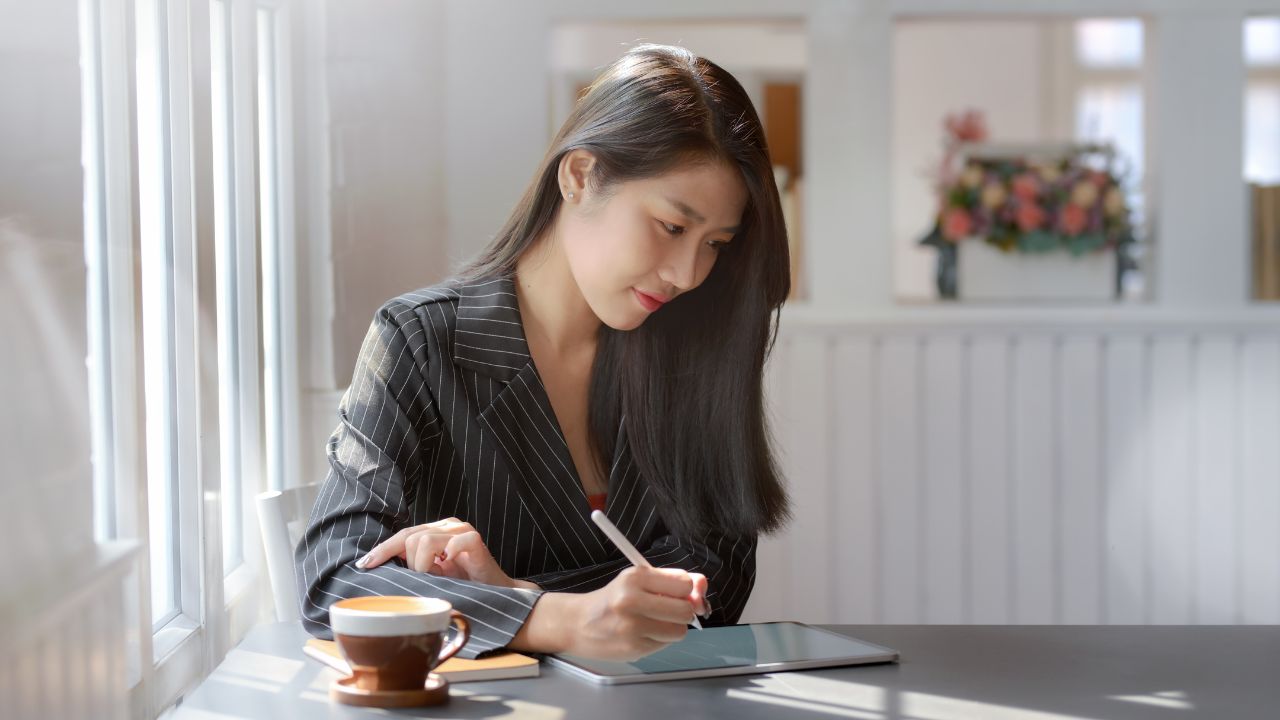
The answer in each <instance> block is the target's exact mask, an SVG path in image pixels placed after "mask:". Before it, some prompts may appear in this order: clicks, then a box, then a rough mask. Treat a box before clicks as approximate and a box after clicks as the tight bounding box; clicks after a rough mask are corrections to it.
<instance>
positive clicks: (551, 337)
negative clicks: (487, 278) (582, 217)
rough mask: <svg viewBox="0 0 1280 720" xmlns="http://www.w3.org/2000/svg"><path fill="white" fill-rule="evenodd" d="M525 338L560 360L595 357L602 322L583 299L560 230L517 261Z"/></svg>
mask: <svg viewBox="0 0 1280 720" xmlns="http://www.w3.org/2000/svg"><path fill="white" fill-rule="evenodd" d="M516 299H517V300H518V301H519V304H520V319H521V321H522V322H523V324H524V331H525V338H526V340H527V341H529V342H530V344H536V345H538V346H539V347H540V348H543V349H545V350H548V351H550V352H551V353H552V354H553V355H554V356H555V357H557V358H568V357H572V356H575V355H579V354H580V353H584V352H586V353H594V352H595V345H596V334H597V331H598V330H599V329H600V318H598V317H596V314H595V312H594V311H592V310H591V306H589V305H587V301H586V299H585V298H583V297H582V291H581V290H580V289H579V288H578V283H577V281H576V280H574V278H573V273H572V272H571V271H570V269H569V262H568V259H567V258H566V257H565V254H564V246H563V245H562V244H561V243H560V240H559V238H558V236H557V234H556V229H555V226H554V225H553V226H552V227H551V229H550V230H549V231H548V232H547V233H546V234H545V235H544V236H543V237H542V238H539V239H538V240H536V241H534V242H533V243H532V244H530V246H529V247H528V248H527V249H526V250H525V251H524V253H523V254H522V255H521V256H520V258H519V259H517V260H516Z"/></svg>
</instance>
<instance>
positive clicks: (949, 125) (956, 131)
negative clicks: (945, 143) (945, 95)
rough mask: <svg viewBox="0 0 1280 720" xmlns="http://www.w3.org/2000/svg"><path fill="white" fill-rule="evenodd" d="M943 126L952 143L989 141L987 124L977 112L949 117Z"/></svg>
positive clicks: (970, 111)
mask: <svg viewBox="0 0 1280 720" xmlns="http://www.w3.org/2000/svg"><path fill="white" fill-rule="evenodd" d="M943 125H944V126H945V127H946V129H947V134H948V135H949V136H950V137H951V141H952V142H982V141H983V140H986V139H987V122H986V120H985V119H983V117H982V113H980V112H978V111H977V110H966V111H964V112H963V113H961V114H959V115H947V119H946V120H945V121H944V122H943Z"/></svg>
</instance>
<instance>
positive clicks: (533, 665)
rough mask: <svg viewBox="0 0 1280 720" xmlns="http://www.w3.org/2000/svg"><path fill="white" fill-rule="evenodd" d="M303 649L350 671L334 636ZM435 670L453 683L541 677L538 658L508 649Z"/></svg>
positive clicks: (453, 661) (311, 641)
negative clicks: (331, 638)
mask: <svg viewBox="0 0 1280 720" xmlns="http://www.w3.org/2000/svg"><path fill="white" fill-rule="evenodd" d="M302 652H304V653H306V654H307V655H310V656H311V657H312V658H315V659H316V660H319V661H320V662H322V663H324V664H325V665H328V666H329V667H331V668H333V669H334V670H337V671H338V672H340V673H343V674H345V675H350V674H351V667H350V666H349V665H347V661H346V660H343V659H342V653H341V652H340V651H339V650H338V644H337V643H335V642H334V641H332V640H320V639H319V638H310V639H309V640H307V644H306V645H304V646H303V648H302ZM432 672H435V673H436V674H438V675H443V676H444V678H445V679H446V680H448V681H449V682H451V683H461V682H479V681H481V680H507V679H510V678H526V677H538V673H539V665H538V659H537V658H532V657H529V656H528V655H521V654H520V653H514V652H505V653H499V654H495V655H490V656H488V657H484V658H479V659H476V660H468V659H466V658H460V657H457V656H454V657H451V658H449V659H448V660H445V661H444V662H443V663H442V664H441V665H440V667H437V668H436V669H435V670H433V671H432Z"/></svg>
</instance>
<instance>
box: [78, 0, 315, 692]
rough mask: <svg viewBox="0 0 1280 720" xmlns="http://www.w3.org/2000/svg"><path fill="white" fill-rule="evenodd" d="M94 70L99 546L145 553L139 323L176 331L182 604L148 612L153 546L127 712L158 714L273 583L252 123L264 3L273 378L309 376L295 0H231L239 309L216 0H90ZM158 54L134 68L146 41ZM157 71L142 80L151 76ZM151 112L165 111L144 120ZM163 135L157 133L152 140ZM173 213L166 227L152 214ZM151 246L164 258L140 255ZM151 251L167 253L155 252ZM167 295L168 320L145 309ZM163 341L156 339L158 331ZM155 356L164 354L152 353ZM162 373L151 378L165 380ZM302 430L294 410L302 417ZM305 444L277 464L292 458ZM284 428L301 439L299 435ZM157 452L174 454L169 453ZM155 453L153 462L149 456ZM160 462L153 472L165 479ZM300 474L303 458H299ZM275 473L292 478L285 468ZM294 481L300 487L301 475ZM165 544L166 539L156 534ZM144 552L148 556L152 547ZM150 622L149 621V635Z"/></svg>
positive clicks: (163, 410)
mask: <svg viewBox="0 0 1280 720" xmlns="http://www.w3.org/2000/svg"><path fill="white" fill-rule="evenodd" d="M79 2H80V18H81V20H80V23H81V47H82V55H83V56H84V58H85V59H84V60H82V78H83V81H84V88H83V93H84V98H85V111H84V120H85V128H84V130H83V131H82V134H83V138H84V141H85V150H84V157H85V170H86V172H85V193H86V195H85V212H86V242H87V246H88V251H87V252H88V256H89V258H88V259H89V269H88V270H89V278H88V282H89V287H88V290H89V301H88V307H87V311H88V312H89V313H90V343H91V346H90V347H91V351H90V357H91V361H92V362H91V364H90V381H91V383H92V385H91V392H92V397H91V399H90V400H91V406H92V408H93V412H94V414H95V415H94V421H93V427H94V457H95V463H94V495H95V502H96V506H95V526H96V527H95V535H96V537H97V539H98V541H99V542H109V541H111V540H115V539H120V538H125V539H128V538H133V539H137V540H139V541H140V543H141V545H142V546H144V547H147V548H149V547H150V546H151V543H152V540H153V538H152V537H150V528H149V522H148V496H147V495H148V488H149V484H148V472H149V469H148V468H147V463H146V460H147V454H146V453H147V445H146V414H145V412H144V409H145V407H146V401H147V396H146V391H147V388H146V377H145V369H144V362H145V360H146V353H145V352H144V338H145V337H146V336H145V335H144V333H146V332H148V330H150V331H152V332H154V329H155V321H156V318H157V317H161V322H163V323H165V328H166V331H167V332H168V333H170V334H169V337H168V339H167V342H165V343H163V347H162V348H161V349H160V353H161V354H162V355H164V356H167V357H168V358H170V359H171V361H172V365H171V368H170V377H169V378H166V379H165V381H164V382H165V383H167V384H168V386H169V387H168V390H167V393H168V398H167V399H166V400H165V402H164V403H162V405H163V407H162V405H157V404H156V400H155V397H154V387H153V388H152V392H153V397H152V400H151V402H152V405H151V407H152V417H153V422H154V421H155V420H156V419H157V416H159V418H158V419H159V420H160V421H161V422H163V423H166V424H168V425H169V427H170V429H171V432H170V438H171V448H172V450H171V453H170V455H171V458H172V461H171V462H172V465H171V467H172V469H173V470H172V480H173V486H172V491H173V494H174V499H175V513H176V516H177V517H176V522H175V523H174V538H175V539H176V541H177V543H178V555H179V560H178V568H179V569H178V572H177V584H178V587H179V590H180V593H179V603H178V611H177V613H176V614H175V616H173V617H171V618H167V619H166V620H165V621H164V622H163V623H161V624H160V626H159V627H156V628H153V627H152V623H151V599H150V598H151V594H150V593H151V587H150V583H151V582H152V578H151V564H150V562H148V561H146V560H145V559H140V560H139V562H138V565H137V566H135V568H134V573H133V574H132V579H131V581H130V584H129V597H128V601H127V617H126V623H127V631H126V637H128V638H129V639H130V640H129V647H128V653H129V657H128V665H127V669H126V681H127V682H128V684H129V687H130V690H129V694H130V707H131V710H132V712H131V714H132V715H135V716H143V717H153V716H155V715H157V714H158V713H159V711H160V710H162V709H164V708H166V707H168V706H170V705H172V704H173V702H174V701H176V700H177V699H178V698H179V697H180V696H181V695H182V693H184V692H186V691H187V690H188V689H189V688H191V687H193V686H194V684H195V683H197V682H198V681H199V680H200V679H201V678H203V677H204V676H205V675H207V674H208V672H210V671H211V670H212V669H213V667H215V666H216V665H217V663H218V662H220V661H221V659H222V658H223V657H224V656H225V654H226V652H227V651H228V649H229V648H230V647H231V646H233V645H234V644H235V643H237V642H239V640H240V639H241V638H242V637H243V636H244V634H245V633H246V632H247V631H248V629H249V628H250V627H251V626H252V625H254V624H255V623H257V622H259V621H261V620H262V619H264V615H265V614H266V613H269V607H270V605H269V598H270V595H269V588H268V583H267V582H266V577H265V567H264V565H263V563H262V558H261V541H260V538H259V533H258V524H257V521H256V506H255V503H254V497H255V496H256V494H257V493H258V492H260V491H262V490H265V489H266V482H267V480H266V472H265V467H264V463H263V456H264V451H263V425H262V418H263V413H264V404H265V399H264V397H263V394H262V383H261V381H262V372H263V369H262V367H261V365H260V363H261V362H262V357H261V355H260V348H261V347H262V346H263V344H264V343H263V338H262V336H261V334H260V332H259V329H260V327H261V326H260V325H259V320H260V318H261V317H262V312H263V309H264V305H263V304H262V303H261V302H260V295H259V289H258V288H259V285H258V279H259V272H261V268H260V266H259V263H260V260H261V259H260V258H259V256H258V248H259V244H258V238H259V237H260V233H261V232H262V228H261V227H260V226H259V224H258V218H259V216H260V215H259V213H260V210H261V208H260V206H259V205H258V202H259V198H258V192H259V180H260V178H259V175H258V173H259V166H258V152H259V145H258V136H257V133H258V129H259V128H258V118H257V114H256V112H257V91H258V90H257V80H258V78H257V65H256V63H257V57H256V53H257V46H258V33H257V14H258V12H259V10H260V9H266V10H269V11H270V12H271V13H272V23H271V26H272V38H271V39H272V45H273V46H274V58H275V63H274V65H273V67H272V68H271V75H272V76H271V78H270V80H271V82H272V84H273V86H274V90H275V92H274V94H272V95H270V97H272V98H273V100H274V105H275V108H274V109H275V115H274V120H275V122H274V123H273V127H272V128H271V129H272V132H273V133H274V134H275V137H276V143H275V145H274V147H275V157H273V158H272V162H271V163H264V165H268V166H270V167H273V168H274V169H275V177H274V182H275V190H276V192H275V203H276V204H275V213H276V215H275V216H276V218H277V223H276V224H275V229H276V233H275V237H276V238H277V240H278V245H277V247H278V251H277V257H275V258H273V261H274V263H275V265H276V272H277V273H278V275H277V276H276V277H274V278H273V281H274V282H275V283H276V286H277V287H278V292H279V294H280V295H281V302H280V303H278V304H277V315H276V318H275V319H276V320H277V322H276V325H275V327H274V331H276V332H278V334H279V337H278V338H277V341H276V342H275V343H274V345H275V346H276V347H277V348H278V352H277V355H278V357H277V360H276V368H277V369H276V373H277V376H283V377H287V378H296V372H293V371H292V370H291V369H290V368H292V367H296V350H295V348H296V333H297V328H296V327H292V326H287V324H286V323H282V322H279V320H280V319H282V318H287V317H294V316H296V314H295V311H296V303H295V302H293V301H292V297H293V292H294V290H293V288H294V287H295V284H294V283H295V277H294V273H293V272H292V268H293V266H294V264H295V256H294V252H295V249H294V248H295V246H294V240H293V217H292V215H293V212H294V209H293V175H292V172H291V169H292V160H293V158H292V155H291V153H290V152H289V150H290V148H291V144H292V141H293V135H292V126H291V123H292V116H291V113H290V107H289V106H290V103H291V101H292V97H291V94H290V93H291V84H290V82H289V76H290V73H291V68H290V64H289V60H290V53H289V42H288V40H289V35H290V29H291V22H292V19H291V17H290V11H291V8H290V6H291V0H226V2H227V7H228V12H229V14H230V15H231V18H232V22H233V25H232V26H231V28H230V29H231V35H230V36H231V37H233V38H234V40H233V42H232V45H233V48H232V50H233V52H232V57H231V60H232V65H231V67H230V70H231V73H232V74H233V75H234V77H233V78H232V80H233V91H234V92H235V93H236V99H235V105H234V109H235V112H234V119H233V126H232V133H233V135H234V137H235V142H234V147H233V157H232V160H231V162H232V165H233V168H234V169H233V172H234V175H235V177H236V180H237V182H236V187H237V190H236V198H235V203H234V206H235V211H234V217H235V223H236V228H237V234H238V235H239V236H240V237H241V239H242V240H243V241H244V242H243V244H242V245H241V246H240V252H239V253H238V256H239V257H238V258H237V262H236V265H235V273H236V275H237V277H238V278H239V280H240V283H239V285H240V286H239V287H238V288H237V292H236V295H235V298H234V299H233V302H232V303H230V305H231V310H230V312H229V313H228V312H223V311H222V308H220V306H219V302H218V297H217V277H218V269H219V268H218V267H217V261H218V258H217V256H216V252H215V250H216V248H215V243H214V220H215V217H214V211H213V198H214V186H213V182H214V181H213V174H212V167H213V160H214V158H213V155H212V153H213V148H212V139H213V128H212V114H211V113H212V96H211V92H212V87H211V83H212V77H211V71H212V65H211V60H212V58H211V55H210V53H211V51H212V48H211V36H210V32H211V22H210V11H211V6H212V3H211V1H210V0H79ZM139 51H143V52H149V53H155V54H154V56H152V57H153V58H154V60H155V72H154V74H152V73H150V72H148V70H149V69H150V63H147V64H144V65H143V74H144V75H146V77H139V62H138V59H139V55H138V52H139ZM143 83H147V85H143ZM140 87H141V88H142V90H143V92H146V91H147V90H148V89H152V90H154V91H155V92H156V97H155V98H154V100H155V105H153V106H151V107H150V108H144V107H143V106H140V105H139V104H138V100H139V98H140V95H139V88H140ZM145 110H154V113H151V114H148V115H147V116H140V113H142V112H144V111H145ZM140 130H143V131H144V132H147V133H152V134H149V135H146V137H147V138H148V142H156V144H157V146H158V153H159V154H158V157H154V156H153V157H152V158H151V161H152V162H154V163H155V164H154V165H153V166H151V167H150V168H146V169H144V168H143V167H142V166H141V158H139V156H138V155H137V152H138V149H139V142H138V138H139V131H140ZM153 137H154V138H159V139H158V140H153V139H152V138H153ZM144 170H146V171H149V172H150V175H149V176H148V177H149V178H150V179H149V180H147V181H146V182H148V183H152V184H151V185H148V187H152V188H153V189H154V190H155V192H153V195H154V196H155V197H159V198H161V203H162V204H163V207H162V209H161V211H158V212H157V211H155V210H152V209H150V208H149V209H148V212H149V213H151V216H150V217H148V218H146V219H147V223H146V224H145V225H146V226H145V227H144V223H143V219H144V216H143V214H142V209H141V208H140V203H141V202H142V192H143V189H144V188H143V187H142V186H141V185H142V182H143V180H142V173H143V172H144ZM159 215H163V219H161V220H160V221H159V223H158V224H157V223H156V220H155V218H156V216H159ZM144 247H146V248H148V250H149V251H150V252H151V257H148V256H147V253H146V252H144V251H143V248H144ZM156 248H163V249H164V253H163V255H165V257H163V258H161V259H159V260H157V258H156V250H155V249H156ZM141 265H145V266H146V273H147V274H148V275H149V276H150V277H155V276H156V275H155V274H156V273H162V274H163V277H162V280H163V283H162V287H163V290H162V291H161V292H162V294H163V295H164V297H163V298H160V299H157V298H156V297H155V295H154V293H155V287H156V286H151V290H150V292H148V293H146V294H144V293H143V292H142V291H141V290H140V289H139V288H140V287H141V283H142V281H143V272H142V271H141V270H139V267H140V266H141ZM161 301H163V302H164V303H165V304H168V305H169V307H170V310H169V313H170V314H169V316H168V317H167V318H166V317H163V316H157V315H155V314H154V313H152V314H149V315H148V317H150V318H151V320H152V322H151V325H150V326H148V325H144V322H143V309H144V308H145V307H146V306H147V304H148V303H155V302H161ZM220 314H221V315H227V314H234V315H235V317H236V319H237V321H238V323H239V329H238V338H239V339H240V340H241V342H240V351H239V352H238V353H237V357H236V358H235V362H236V364H237V366H238V367H239V368H241V369H243V370H244V371H245V373H246V377H247V379H248V380H249V382H247V383H244V384H243V385H242V388H241V389H242V393H241V395H242V397H241V399H242V401H243V402H242V403H241V412H240V413H238V417H237V418H236V420H238V422H237V423H236V424H235V427H236V428H237V430H238V432H239V433H240V434H241V436H242V437H244V438H245V439H246V440H247V441H248V443H249V445H248V447H249V452H248V453H245V454H243V455H242V465H241V468H240V471H241V472H240V477H241V479H242V482H243V485H242V488H241V489H242V492H241V493H240V501H239V502H236V503H234V505H228V504H227V502H225V501H224V498H223V496H222V486H221V470H222V464H221V442H220V435H219V433H220V427H221V425H220V420H222V419H226V418H223V417H222V416H221V413H220V407H219V401H218V398H219V390H220V385H221V375H220V372H219V371H220V365H219V362H218V358H219V353H218V348H219V343H221V342H225V338H223V337H220V336H219V332H218V329H219V328H218V317H219V315H220ZM154 337H155V336H152V340H151V341H152V342H154ZM151 355H152V362H153V363H155V362H156V360H155V357H156V355H157V351H156V349H155V348H154V347H153V348H152V352H151ZM152 382H153V386H154V383H155V381H154V380H153V381H152ZM293 385H294V384H293V383H292V382H279V383H278V384H277V386H276V388H277V389H278V391H279V393H278V395H277V399H276V400H275V401H274V407H273V410H272V411H273V413H274V415H273V416H274V417H275V418H277V419H281V422H283V424H284V426H285V427H286V428H287V427H289V425H290V422H291V421H290V420H289V418H294V419H296V417H297V415H298V411H297V404H296V401H297V391H296V388H295V387H294V386H293ZM293 424H294V425H295V426H296V422H295V423H293ZM294 438H295V439H294V441H293V443H291V444H287V445H285V446H284V447H283V448H282V451H281V453H279V457H278V460H279V461H280V462H283V463H284V466H285V467H290V468H293V467H296V463H295V462H294V459H295V458H296V456H297V452H296V449H295V447H294V443H296V434H295V435H294ZM285 440H288V436H287V435H286V437H285ZM161 462H164V461H163V460H162V461H161ZM153 464H154V463H153ZM158 470H159V468H154V467H153V468H151V469H150V472H151V473H152V474H154V473H155V472H156V471H158ZM295 472H296V471H295ZM277 474H279V473H277ZM282 481H283V482H290V483H291V484H292V483H293V482H296V479H293V478H291V479H289V480H284V479H282ZM226 513H234V514H235V515H236V516H237V517H239V518H240V520H241V522H240V524H239V525H240V532H241V535H242V547H243V550H244V558H245V562H244V563H242V564H241V565H239V566H238V567H236V568H234V570H233V571H232V572H231V573H229V574H227V575H225V576H224V574H223V572H222V517H223V516H224V514H226ZM154 539H155V540H159V538H154ZM145 556H146V553H142V555H141V557H145ZM148 629H150V630H152V632H147V630H148Z"/></svg>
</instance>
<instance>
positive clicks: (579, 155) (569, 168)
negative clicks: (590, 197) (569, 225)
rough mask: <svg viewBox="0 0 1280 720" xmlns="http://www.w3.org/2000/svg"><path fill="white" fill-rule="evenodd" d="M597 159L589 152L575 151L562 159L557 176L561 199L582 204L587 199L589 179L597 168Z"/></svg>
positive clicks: (566, 154) (571, 151)
mask: <svg viewBox="0 0 1280 720" xmlns="http://www.w3.org/2000/svg"><path fill="white" fill-rule="evenodd" d="M595 164H596V157H595V155H592V154H591V152H590V151H588V150H582V149H574V150H570V151H569V152H567V153H565V154H564V157H562V158H560V168H559V170H558V173H557V176H558V179H559V182H560V197H561V199H562V200H563V201H564V202H567V203H571V204H581V203H582V202H583V201H584V200H585V199H586V194H587V179H588V178H589V177H591V170H592V169H593V168H594V167H595Z"/></svg>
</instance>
